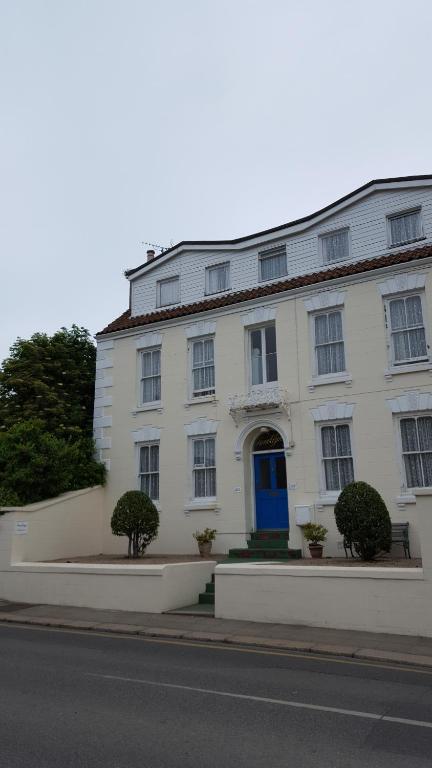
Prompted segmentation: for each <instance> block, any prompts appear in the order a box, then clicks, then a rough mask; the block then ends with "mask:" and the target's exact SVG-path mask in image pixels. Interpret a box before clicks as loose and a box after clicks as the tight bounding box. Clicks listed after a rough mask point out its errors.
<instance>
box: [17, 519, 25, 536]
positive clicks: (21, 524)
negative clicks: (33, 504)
mask: <svg viewBox="0 0 432 768" xmlns="http://www.w3.org/2000/svg"><path fill="white" fill-rule="evenodd" d="M15 533H18V534H20V535H21V536H22V535H24V534H26V533H28V523H26V522H24V521H23V520H17V522H16V523H15Z"/></svg>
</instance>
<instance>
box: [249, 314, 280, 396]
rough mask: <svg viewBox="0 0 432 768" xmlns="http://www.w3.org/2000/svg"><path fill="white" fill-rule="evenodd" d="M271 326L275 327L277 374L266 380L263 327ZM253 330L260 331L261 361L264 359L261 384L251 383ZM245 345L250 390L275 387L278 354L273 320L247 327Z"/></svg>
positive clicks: (276, 384) (276, 383) (276, 382)
mask: <svg viewBox="0 0 432 768" xmlns="http://www.w3.org/2000/svg"><path fill="white" fill-rule="evenodd" d="M271 326H273V327H274V329H275V336H276V367H277V369H278V371H277V374H278V375H277V379H276V380H275V381H266V379H267V370H266V368H267V366H266V365H265V358H266V352H265V351H264V350H266V340H265V329H266V328H269V327H271ZM254 331H261V349H262V350H263V361H264V365H263V382H262V384H253V383H252V344H251V342H252V333H253V332H254ZM246 345H247V368H248V383H249V390H250V391H254V390H257V389H264V388H265V389H272V388H273V387H277V386H278V381H279V366H278V358H279V354H278V344H277V331H276V323H275V322H274V321H273V322H269V323H264V324H262V325H261V324H260V325H256V326H250V327H249V328H248V329H247V333H246Z"/></svg>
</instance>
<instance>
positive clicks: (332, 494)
mask: <svg viewBox="0 0 432 768" xmlns="http://www.w3.org/2000/svg"><path fill="white" fill-rule="evenodd" d="M341 426H347V427H348V428H349V436H350V445H351V460H352V464H353V478H354V480H355V478H356V462H355V457H354V441H353V425H352V420H351V419H341V420H336V421H321V422H317V423H316V425H315V427H316V446H317V453H318V459H319V468H320V470H319V478H320V497H321V498H323V499H325V498H330V499H331V500H332V502H336V501H337V499H338V497H339V494H340V493H341V491H342V490H343V489H342V488H339V490H327V482H326V475H325V468H324V467H325V461H327V460H329V459H330V457H327V458H325V457H324V456H323V445H322V435H321V430H322V429H323V428H324V427H341ZM334 458H342V459H343V458H349V457H348V456H347V457H343V456H341V457H338V456H335V457H334Z"/></svg>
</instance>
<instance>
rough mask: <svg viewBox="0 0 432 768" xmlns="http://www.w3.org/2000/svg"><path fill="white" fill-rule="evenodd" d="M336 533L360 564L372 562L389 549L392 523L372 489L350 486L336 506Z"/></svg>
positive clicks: (357, 483)
mask: <svg viewBox="0 0 432 768" xmlns="http://www.w3.org/2000/svg"><path fill="white" fill-rule="evenodd" d="M334 512H335V518H336V525H337V528H338V531H339V533H341V534H342V535H343V536H344V538H345V539H346V540H347V541H348V543H350V544H351V545H352V546H354V549H355V551H356V552H357V554H358V555H359V556H360V557H361V558H362V560H373V559H374V557H376V555H378V554H379V553H380V552H389V551H390V547H391V520H390V515H389V513H388V510H387V507H386V505H385V503H384V500H383V499H382V497H381V496H380V494H379V493H378V491H376V490H375V488H372V486H371V485H368V483H364V482H361V481H357V482H354V483H349V484H348V485H346V486H345V488H344V489H343V490H342V491H341V493H340V495H339V499H338V501H337V502H336V505H335V510H334Z"/></svg>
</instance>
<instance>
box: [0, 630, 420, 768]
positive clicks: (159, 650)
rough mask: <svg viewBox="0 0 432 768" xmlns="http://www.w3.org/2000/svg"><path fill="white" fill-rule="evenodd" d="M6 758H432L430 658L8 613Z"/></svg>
mask: <svg viewBox="0 0 432 768" xmlns="http://www.w3.org/2000/svg"><path fill="white" fill-rule="evenodd" d="M0 691H1V696H0V766H1V768H54V767H55V768H57V766H58V767H59V768H69V767H70V768H81V767H82V768H99V767H100V768H102V767H103V768H135V767H136V768H138V766H139V767H140V768H180V767H181V768H216V767H217V768H222V767H223V768H231V766H233V768H234V766H235V768H246V767H247V768H257V767H258V766H259V767H260V768H262V767H263V766H265V767H266V768H279V767H280V768H282V766H283V768H287V766H295V768H312V766H313V768H317V767H319V768H321V767H325V768H358V767H359V766H361V767H362V768H365V767H366V768H390V767H391V768H402V766H403V768H406V766H407V765H408V766H409V767H410V768H431V766H432V670H431V671H428V670H414V669H409V668H404V667H397V666H393V667H392V666H391V665H371V664H369V663H362V662H359V661H354V660H352V661H350V660H344V659H330V658H325V657H322V658H314V657H311V656H307V655H304V656H302V655H301V654H290V653H285V652H277V651H275V652H270V651H264V650H261V651H260V650H253V649H250V648H233V647H229V646H215V645H213V644H207V645H206V644H192V643H188V642H182V641H162V640H160V641H159V640H147V639H144V638H137V637H119V636H112V635H111V636H110V635H102V634H100V635H99V634H95V633H85V632H71V631H59V630H48V629H33V628H26V627H18V626H7V625H0Z"/></svg>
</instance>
